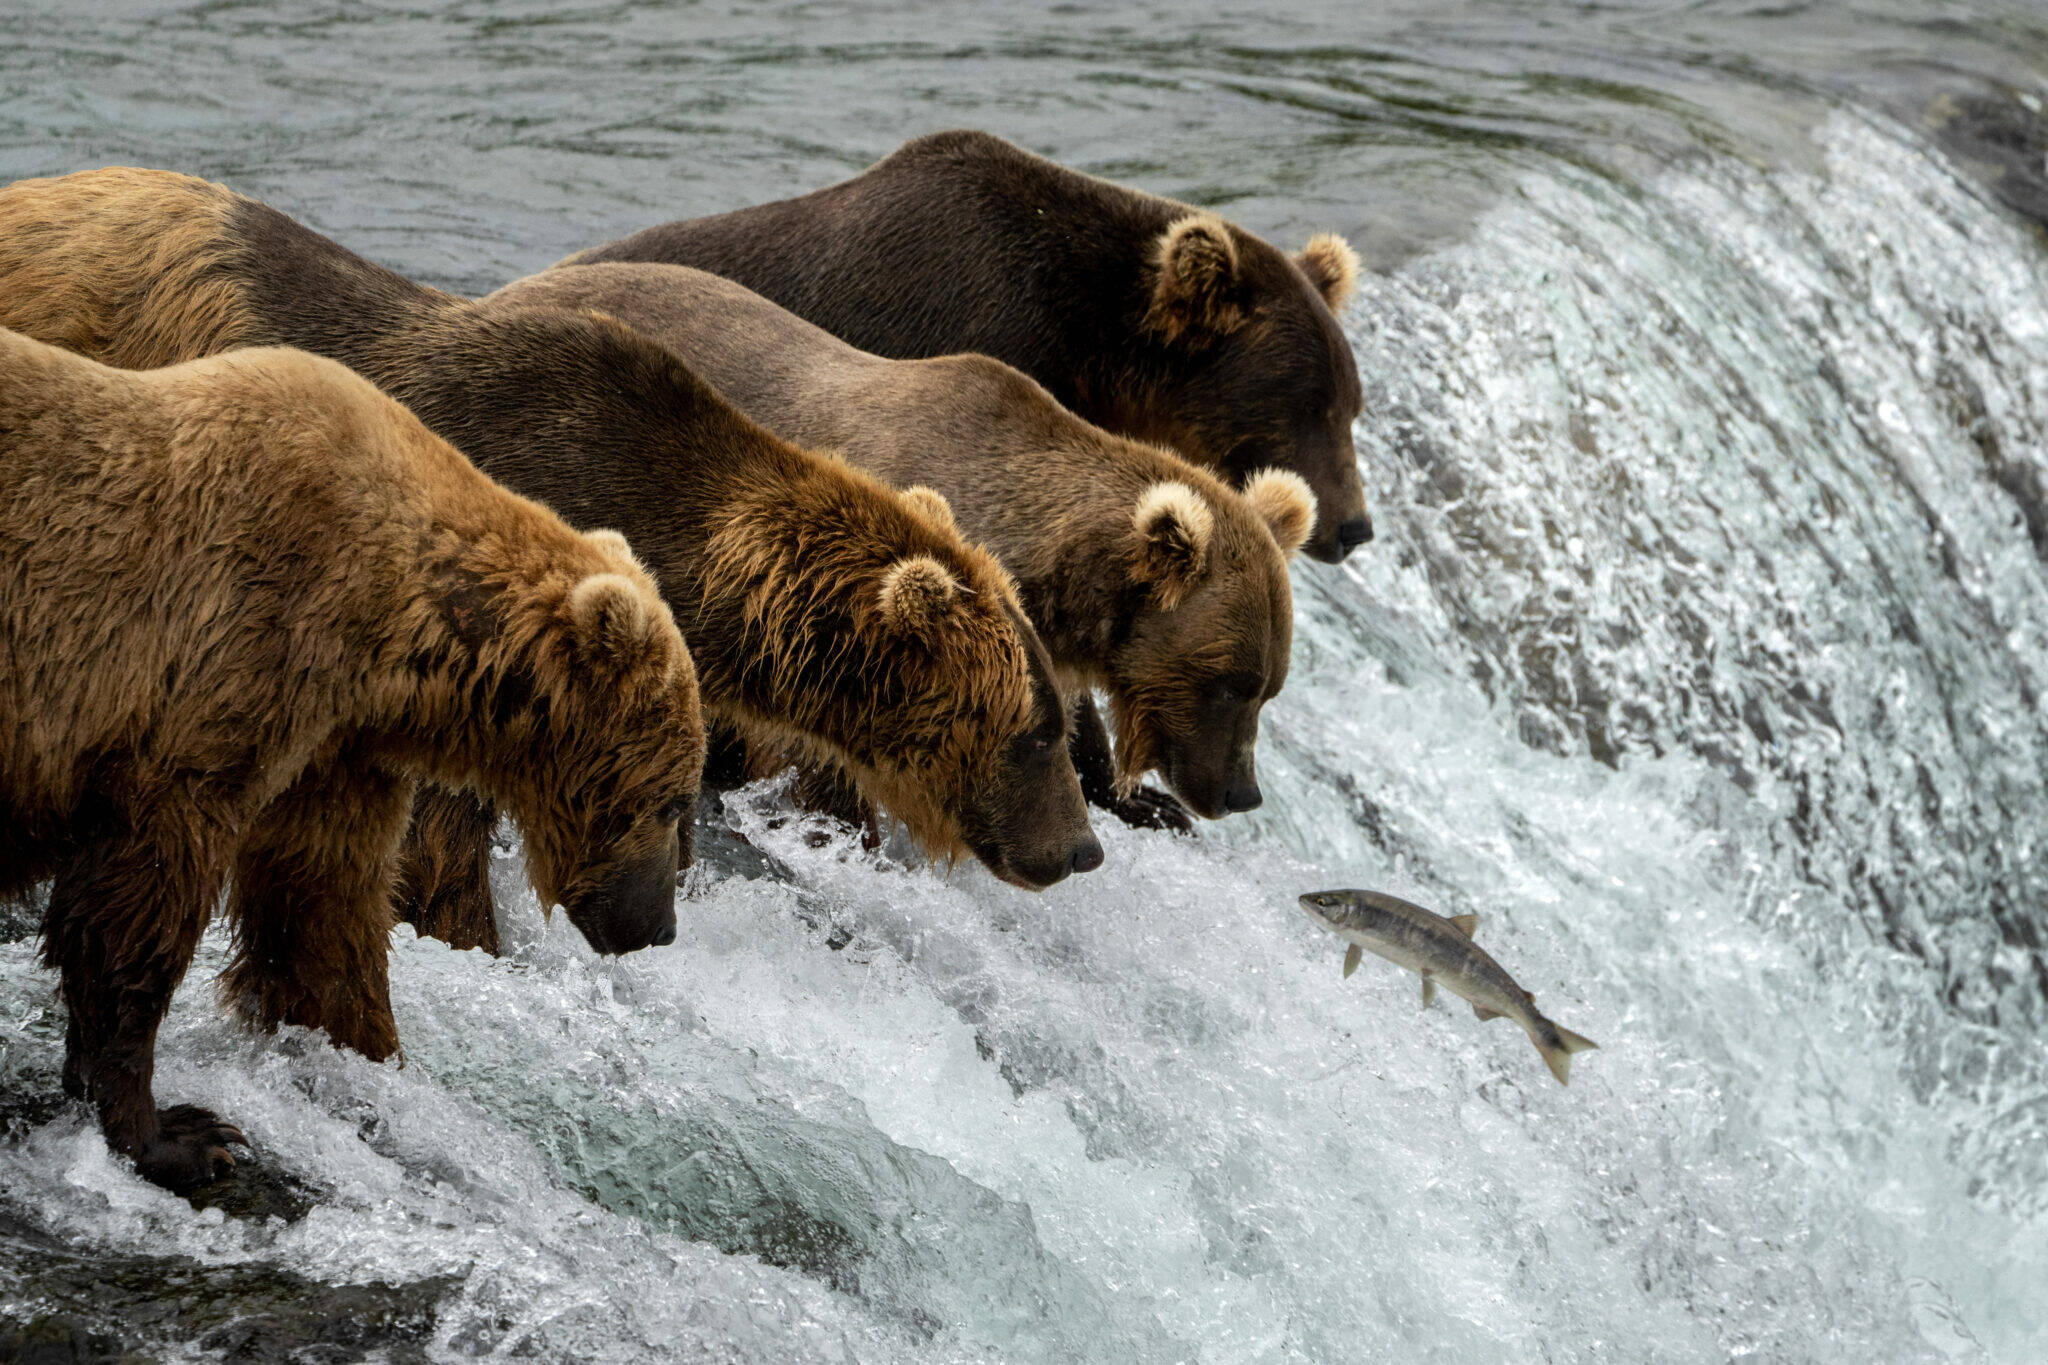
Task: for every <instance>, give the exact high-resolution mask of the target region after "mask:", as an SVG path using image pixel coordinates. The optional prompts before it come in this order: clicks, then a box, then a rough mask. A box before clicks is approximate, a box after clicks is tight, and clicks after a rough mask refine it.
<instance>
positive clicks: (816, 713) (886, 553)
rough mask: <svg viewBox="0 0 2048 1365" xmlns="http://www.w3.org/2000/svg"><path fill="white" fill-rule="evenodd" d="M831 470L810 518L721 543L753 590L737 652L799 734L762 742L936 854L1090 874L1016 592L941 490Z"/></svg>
mask: <svg viewBox="0 0 2048 1365" xmlns="http://www.w3.org/2000/svg"><path fill="white" fill-rule="evenodd" d="M826 460H827V463H828V468H827V470H826V471H825V473H826V477H823V478H821V479H819V480H817V481H815V482H814V483H812V484H811V485H810V486H809V487H808V488H806V489H805V490H803V492H802V493H801V494H800V495H799V496H800V497H801V498H802V500H803V502H804V506H803V507H790V506H787V505H784V506H782V507H779V508H777V509H774V511H772V512H770V511H768V510H767V509H764V510H763V513H762V515H761V516H760V517H759V519H758V520H757V519H755V518H752V517H745V516H738V517H735V518H734V520H733V522H732V523H731V525H729V527H728V528H727V529H726V530H725V531H723V532H721V533H720V534H719V536H718V537H716V538H715V541H714V549H715V551H716V553H717V555H718V557H719V559H720V560H721V561H722V562H723V567H722V569H721V570H720V572H721V575H723V574H734V575H736V576H740V577H743V578H744V579H745V580H747V581H752V582H755V583H759V584H760V585H762V586H761V589H760V590H759V591H758V592H757V593H755V594H754V595H753V596H752V598H751V601H750V606H751V608H752V609H753V610H755V611H757V612H758V613H759V617H758V619H757V621H756V623H755V624H756V627H757V629H756V631H755V632H753V633H751V634H752V642H750V643H748V644H746V645H745V648H746V649H748V650H750V651H752V652H753V654H754V655H755V660H754V661H753V662H752V663H751V664H750V666H752V667H754V668H756V669H758V670H761V672H762V675H763V678H764V681H763V683H762V686H764V687H765V688H768V689H770V690H771V691H772V690H777V689H779V690H780V692H781V695H782V699H783V703H784V704H783V705H781V706H779V707H778V708H777V709H778V710H780V711H782V712H783V714H784V715H785V716H787V717H788V718H789V720H790V721H793V722H795V725H796V729H795V731H793V732H792V731H791V730H788V729H783V728H781V727H774V728H771V727H767V726H762V727H759V728H760V729H761V730H762V731H763V734H764V737H766V738H769V739H771V740H773V741H775V742H776V743H778V744H779V745H780V746H781V747H784V748H786V749H788V750H790V751H793V752H796V753H799V754H801V753H804V752H805V751H806V750H808V751H809V752H810V754H811V756H813V757H815V758H824V759H830V760H832V761H835V762H838V763H840V764H842V765H843V766H844V767H845V768H846V769H847V771H848V772H849V773H851V774H852V776H853V778H854V780H855V782H856V783H857V784H858V785H859V787H860V789H861V791H862V792H863V793H864V794H865V795H867V796H868V797H870V798H871V799H873V800H875V801H877V802H879V803H880V804H881V805H882V806H883V807H884V808H886V809H887V810H888V811H889V812H890V813H891V814H893V815H894V816H896V817H897V818H898V819H900V820H902V821H903V823H904V824H905V825H907V826H908V827H909V829H910V832H911V835H912V837H913V838H915V839H916V840H917V841H918V842H919V843H920V844H921V845H922V846H923V847H924V848H925V849H926V850H927V851H928V852H930V853H933V854H935V855H937V856H941V857H955V856H958V855H959V854H960V853H962V852H966V853H971V854H972V855H973V856H974V857H975V858H977V859H979V860H980V861H981V862H982V863H983V864H985V865H986V866H987V867H988V868H989V870H990V871H991V872H993V873H995V875H996V876H998V877H1000V878H1002V879H1003V880H1004V881H1007V882H1010V883H1012V884H1013V885H1017V886H1022V887H1025V888H1028V889H1031V890H1038V889H1041V888H1043V887H1046V886H1049V885H1051V884H1052V883H1054V882H1057V881H1059V880H1060V879H1062V878H1063V877H1065V876H1067V875H1068V874H1069V873H1072V872H1086V871H1090V870H1092V869H1094V868H1095V867H1097V866H1099V865H1100V864H1101V862H1102V846H1101V845H1100V844H1099V843H1097V842H1096V840H1095V836H1094V833H1093V832H1092V831H1091V830H1090V829H1089V826H1088V808H1087V803H1086V802H1085V801H1084V800H1083V798H1082V795H1081V783H1080V779H1079V777H1078V776H1076V774H1075V772H1074V764H1073V760H1072V758H1071V757H1070V755H1069V754H1068V752H1067V743H1066V737H1067V721H1068V707H1067V704H1066V698H1065V697H1064V696H1063V695H1062V693H1061V692H1060V690H1059V687H1058V686H1057V684H1056V683H1055V681H1054V677H1053V670H1052V661H1051V658H1050V656H1049V655H1048V654H1047V653H1046V649H1045V645H1044V643H1043V642H1042V641H1041V640H1040V639H1039V638H1038V633H1037V632H1036V631H1035V630H1034V629H1033V628H1032V626H1031V624H1030V622H1029V621H1028V620H1027V619H1026V618H1025V616H1024V613H1023V610H1022V608H1021V607H1020V606H1019V605H1018V601H1017V589H1016V585H1015V584H1014V583H1013V582H1012V581H1011V580H1010V577H1009V575H1008V574H1006V573H1005V572H1003V570H1002V568H1001V567H1000V566H999V565H998V564H997V563H996V561H995V560H994V558H993V557H991V556H990V555H989V554H988V553H987V552H985V551H984V550H982V549H980V548H979V547H978V546H972V545H969V544H968V543H967V542H966V541H965V540H964V539H963V538H962V537H961V535H960V532H959V529H958V527H957V526H956V525H955V524H954V522H953V517H952V512H951V509H950V507H949V505H948V504H947V502H946V500H945V499H944V498H942V497H940V496H939V495H938V494H937V493H934V492H932V491H930V490H929V489H921V488H920V489H911V490H908V491H907V492H904V493H900V494H899V493H897V492H895V491H893V490H890V489H888V488H886V487H885V486H884V485H882V484H880V483H878V482H876V481H875V480H873V479H871V478H870V477H869V476H867V475H865V474H862V473H860V472H859V471H857V470H854V469H853V468H851V467H850V466H847V465H845V464H843V463H842V462H841V461H839V460H837V459H836V458H831V457H826ZM771 525H772V526H773V527H775V528H777V529H771ZM798 564H801V565H802V566H803V567H804V570H805V571H804V572H803V573H801V574H796V573H793V572H791V571H790V570H791V569H793V568H794V566H796V565H798ZM825 594H830V596H829V597H828V596H826V595H825ZM807 599H808V600H807ZM828 679H829V680H830V681H826V680H828ZM797 680H802V681H803V682H804V683H805V685H804V686H803V687H802V688H801V689H796V688H792V687H790V686H789V684H790V683H792V682H795V681H797ZM776 729H780V731H781V732H780V733H776V732H775V730H776ZM821 741H822V743H821Z"/></svg>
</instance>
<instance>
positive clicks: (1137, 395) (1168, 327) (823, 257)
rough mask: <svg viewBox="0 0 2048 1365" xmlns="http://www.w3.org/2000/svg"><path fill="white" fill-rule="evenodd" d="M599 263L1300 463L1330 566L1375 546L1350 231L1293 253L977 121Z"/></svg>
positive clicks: (1254, 468)
mask: <svg viewBox="0 0 2048 1365" xmlns="http://www.w3.org/2000/svg"><path fill="white" fill-rule="evenodd" d="M599 261H645V262H659V263H661V264H665V265H687V266H694V267H696V268H697V269H699V270H708V271H710V272H711V273H712V274H714V275H723V276H724V277H725V278H727V279H729V280H734V281H737V282H738V283H740V284H743V285H745V286H746V287H747V288H749V289H751V290H753V291H754V292H756V293H758V294H760V295H762V296H763V297H765V298H767V299H769V300H771V301H772V302H774V303H777V304H780V305H781V306H782V307H784V308H787V309H788V310H789V311H790V312H792V313H795V314H796V315H797V316H798V317H800V318H803V319H804V320H805V321H807V322H813V323H816V324H817V325H818V326H820V327H823V328H824V329H825V330H826V331H828V332H830V333H832V335H834V336H836V337H838V338H840V339H841V340H843V341H846V342H849V343H851V344H852V345H855V346H858V347H860V348H861V349H862V350H864V351H871V352H873V353H874V354H876V355H883V356H889V357H891V358H892V359H897V360H914V359H918V358H920V357H929V356H942V355H958V354H963V353H966V352H978V353H980V354H982V355H990V356H994V357H995V358H996V359H998V360H1001V361H1004V362H1006V363H1008V364H1011V365H1014V366H1016V367H1017V368H1018V369H1020V370H1022V371H1023V372H1024V373H1026V374H1028V375H1030V376H1031V377H1032V378H1033V379H1036V380H1037V381H1038V382H1039V383H1041V384H1043V385H1045V387H1046V388H1047V389H1048V390H1049V391H1050V392H1051V393H1052V396H1053V397H1054V398H1057V399H1058V400H1059V401H1060V402H1061V403H1063V404H1065V405H1066V406H1067V407H1069V408H1071V409H1072V410H1073V411H1075V412H1076V413H1078V414H1080V415H1081V416H1082V417H1084V418H1086V419H1087V420H1088V421H1091V422H1093V423H1095V424H1096V425H1098V426H1100V427H1103V428H1105V429H1107V430H1109V431H1114V432H1116V433H1118V434H1119V435H1123V436H1130V437H1135V438H1136V439H1138V440H1143V441H1158V442H1161V443H1163V444H1165V445H1169V446H1172V447H1173V448H1174V449H1175V450H1177V451H1179V452H1180V453H1181V454H1183V455H1185V456H1187V457H1188V458H1189V459H1191V460H1193V461H1195V462H1196V463H1197V464H1201V465H1204V466H1206V467H1208V468H1210V469H1213V470H1214V471H1215V472H1216V473H1217V475H1218V476H1219V477H1221V478H1223V479H1224V480H1225V481H1227V482H1228V483H1230V484H1232V485H1233V486H1237V487H1242V486H1243V485H1244V482H1245V480H1247V479H1249V478H1250V477H1251V476H1252V475H1253V474H1255V473H1257V472H1258V471H1259V470H1262V469H1288V470H1292V471H1293V472H1295V473H1297V474H1299V475H1301V477H1302V478H1303V479H1305V480H1307V481H1308V486H1309V490H1310V491H1311V492H1313V493H1314V494H1315V496H1316V502H1317V517H1316V524H1315V527H1314V529H1313V530H1312V532H1311V534H1310V537H1309V540H1308V543H1307V546H1306V549H1307V552H1308V553H1309V554H1310V555H1311V556H1313V557H1314V558H1316V559H1320V560H1325V561H1328V562H1330V563H1335V562H1336V561H1338V560H1340V559H1342V558H1343V557H1344V556H1345V555H1347V554H1349V553H1350V552H1351V551H1352V550H1353V549H1355V548H1357V547H1358V546H1359V545H1362V544H1364V543H1365V542H1366V541H1368V540H1370V539H1371V538H1372V521H1371V518H1370V517H1369V516H1368V515H1367V514H1366V508H1365V485H1364V484H1363V482H1362V481H1361V480H1360V478H1359V474H1358V459H1357V455H1356V453H1355V452H1354V450H1353V448H1352V441H1351V426H1352V423H1353V422H1355V421H1356V420H1357V419H1358V414H1359V411H1360V409H1361V407H1362V406H1363V403H1364V393H1363V390H1362V388H1361V386H1360V385H1359V382H1358V362H1357V361H1356V360H1355V359H1354V358H1353V356H1352V354H1351V343H1350V342H1349V341H1347V340H1346V339H1345V336H1344V331H1343V328H1341V327H1340V326H1338V324H1337V318H1336V312H1337V310H1339V309H1340V308H1342V307H1343V305H1344V301H1345V299H1346V298H1347V297H1348V296H1349V295H1350V293H1351V291H1352V289H1353V287H1354V285H1355V284H1356V282H1357V279H1358V257H1357V256H1356V254H1355V253H1353V251H1352V250H1351V248H1350V246H1349V245H1347V244H1346V243H1345V241H1344V240H1343V239H1342V238H1341V237H1337V236H1333V235H1331V234H1328V233H1321V234H1318V235H1316V236H1314V237H1311V238H1310V239H1309V241H1308V244H1307V246H1305V247H1304V248H1303V249H1302V251H1301V252H1300V253H1299V254H1298V255H1295V256H1287V255H1284V254H1283V253H1281V252H1280V251H1279V250H1278V249H1277V248H1276V247H1274V246H1273V245H1272V244H1271V243H1270V242H1267V241H1265V240H1263V239H1262V238H1260V237H1258V236H1256V235H1254V234H1253V233H1250V232H1247V231H1246V230H1245V229H1243V228H1242V227H1239V226H1237V225H1236V224H1235V223H1229V222H1226V221H1224V220H1223V219H1222V218H1220V217H1218V216H1217V215H1216V214H1214V213H1210V212H1207V211H1205V210H1202V209H1198V208H1194V207H1192V206H1190V205H1187V204H1181V203H1176V202H1174V201H1173V200H1171V199H1162V198H1160V197H1159V196H1158V195H1153V194H1146V193H1144V192H1143V191H1140V190H1134V189H1131V188H1129V187H1128V186H1125V185H1118V184H1114V183H1112V182H1110V181H1107V180H1101V179H1097V178H1096V177H1094V176H1092V175H1083V174H1081V173H1080V172H1079V171H1074V170H1069V169H1068V168H1067V167H1065V166H1061V165H1059V164H1058V163H1056V162H1052V161H1048V160H1046V159H1045V158H1044V157H1042V156H1035V155H1033V154H1032V153H1030V152H1027V151H1025V150H1024V149H1023V148H1021V147H1018V146H1014V145H1013V144H1011V143H1008V142H1005V141H1004V140H1003V139H1001V138H999V137H994V136H992V135H990V134H988V133H981V132H973V131H966V130H958V131H953V132H944V133H931V134H928V135H927V136H924V137H919V138H914V139H912V140H911V141H909V142H906V143H904V144H903V145H902V146H901V147H898V148H897V149H896V150H895V151H894V152H891V153H890V154H889V155H888V156H886V157H883V158H882V159H881V160H880V161H878V162H876V163H875V164H874V165H872V166H870V167H868V169H866V170H865V171H862V172H861V173H860V174H859V175H857V176H855V177H853V179H851V180H845V181H841V182H840V183H839V184H837V185H828V186H826V187H825V188H824V189H821V190H814V191H812V192H811V193H809V194H804V195H799V196H797V197H796V198H794V199H782V200H778V201H776V202H775V203H772V204H757V205H755V206H753V207H751V208H743V209H734V210H733V211H731V212H729V213H717V214H711V215H709V216H707V217H703V218H690V219H685V220H682V221H680V222H674V223H662V224H659V225H657V226H655V227H650V228H646V229H644V230H643V231H640V232H636V233H634V234H632V235H631V236H629V237H622V238H620V239H619V240H617V241H615V242H610V243H607V244H606V245H604V246H599V247H592V248H590V249H589V250H588V251H581V252H578V253H577V254H576V255H574V256H571V257H569V258H568V259H567V260H565V261H563V262H561V264H562V265H592V264H595V263H597V262H599Z"/></svg>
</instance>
